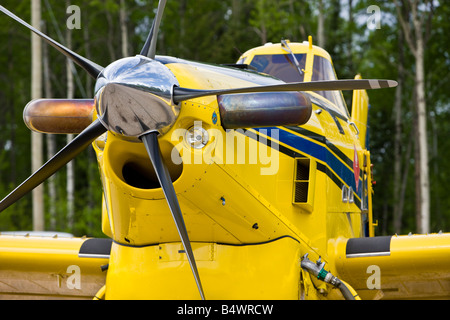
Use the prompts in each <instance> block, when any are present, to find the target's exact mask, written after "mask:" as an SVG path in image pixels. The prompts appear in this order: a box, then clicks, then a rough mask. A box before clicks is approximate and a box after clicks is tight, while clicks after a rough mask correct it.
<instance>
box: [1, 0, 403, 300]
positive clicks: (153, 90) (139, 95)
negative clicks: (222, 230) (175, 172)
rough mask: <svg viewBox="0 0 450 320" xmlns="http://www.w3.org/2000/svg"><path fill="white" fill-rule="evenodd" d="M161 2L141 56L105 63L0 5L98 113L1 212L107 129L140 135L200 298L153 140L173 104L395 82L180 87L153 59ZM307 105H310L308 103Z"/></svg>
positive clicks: (167, 124) (174, 112) (171, 119)
mask: <svg viewBox="0 0 450 320" xmlns="http://www.w3.org/2000/svg"><path fill="white" fill-rule="evenodd" d="M165 5H166V0H160V1H159V4H158V11H157V13H156V17H155V19H154V20H153V25H152V28H151V30H150V33H149V35H148V38H147V40H146V42H145V45H144V47H143V49H142V51H141V53H140V55H137V56H136V57H130V58H124V59H120V60H118V61H116V62H113V63H112V64H110V65H109V66H108V67H106V68H103V67H101V66H99V65H98V64H96V63H94V62H92V61H90V60H88V59H86V58H84V57H81V56H80V55H78V54H76V53H74V52H72V51H71V50H69V49H68V48H66V47H64V46H63V45H61V44H59V43H58V42H56V41H55V40H53V39H51V38H50V37H48V36H47V35H45V34H43V33H42V32H40V31H39V30H37V29H35V28H34V27H32V26H31V25H29V24H28V23H26V22H25V21H23V20H22V19H20V18H19V17H17V16H16V15H14V14H13V13H11V12H10V11H8V10H7V9H5V8H4V7H3V6H0V11H2V12H3V13H5V14H6V15H8V16H9V17H11V18H12V19H14V20H15V21H17V22H19V23H21V24H22V25H23V26H25V27H27V28H28V29H29V30H31V31H32V32H34V33H36V34H37V35H38V36H40V37H41V38H42V39H44V40H45V41H46V42H48V43H49V44H50V45H51V46H53V47H55V48H56V49H57V50H59V51H60V52H61V53H63V54H64V55H65V56H66V57H67V58H69V59H71V60H72V61H74V62H75V63H77V64H78V65H79V66H80V67H82V68H83V69H84V70H85V71H86V72H88V74H89V75H90V76H91V77H93V78H94V79H96V80H97V82H96V85H95V92H96V97H95V98H96V99H95V101H96V109H97V114H98V119H97V120H95V121H94V122H93V123H92V124H91V125H90V126H89V127H87V128H86V129H84V130H83V131H82V132H81V133H80V134H79V135H78V136H77V137H76V138H75V139H74V140H72V141H71V142H70V143H69V144H67V145H66V146H65V147H64V148H63V149H62V150H61V151H60V152H58V153H57V154H56V155H55V156H54V157H53V158H51V159H50V160H49V161H48V162H47V163H45V164H44V165H43V166H42V167H41V168H40V169H39V170H38V171H36V172H35V173H33V174H32V175H31V176H30V177H29V178H28V179H27V180H25V181H24V182H23V183H22V184H21V185H20V186H19V187H17V188H16V189H15V190H14V191H12V192H11V193H10V194H9V195H8V196H6V197H5V198H4V199H3V200H2V201H1V202H0V212H1V211H3V210H5V209H6V208H8V207H9V206H10V205H12V204H14V203H15V202H16V201H18V200H19V199H20V198H22V197H23V196H24V195H26V194H27V193H29V192H30V191H32V190H33V189H34V188H35V187H37V186H38V185H40V184H41V183H42V182H44V181H45V180H46V179H47V178H49V177H50V176H51V175H53V174H54V173H55V172H56V171H58V170H59V169H60V168H61V167H63V166H64V165H65V164H67V163H68V162H69V161H70V160H72V159H73V158H75V157H76V156H77V155H78V154H79V153H80V152H81V151H82V150H84V149H85V148H86V147H87V146H89V145H90V144H91V143H92V142H93V141H94V140H95V139H97V138H98V137H99V136H100V135H102V134H103V133H105V132H106V131H112V132H114V133H115V134H117V135H120V136H123V137H125V138H132V139H140V140H141V141H142V142H143V143H144V145H145V148H146V150H147V153H148V155H149V158H150V161H151V163H152V165H153V167H154V169H155V172H156V175H157V177H158V180H159V183H160V185H161V188H162V190H163V192H164V195H165V198H166V200H167V203H168V206H169V208H170V211H171V213H172V217H173V219H174V222H175V225H176V227H177V230H178V233H179V236H180V238H181V242H182V244H183V246H184V249H185V252H186V255H187V258H188V261H189V264H190V267H191V270H192V273H193V275H194V278H195V281H196V284H197V287H198V290H199V293H200V296H201V298H202V299H205V294H204V291H203V287H202V284H201V281H200V277H199V273H198V269H197V265H196V261H195V258H194V254H193V251H192V247H191V242H190V240H189V236H188V233H187V228H186V225H185V222H184V219H183V215H182V212H181V209H180V205H179V202H178V199H177V195H176V192H175V189H174V186H173V183H172V180H171V178H170V173H169V171H168V169H167V166H166V164H165V162H164V160H163V158H162V155H161V150H160V146H159V142H158V136H159V135H163V134H165V133H166V132H167V131H168V130H169V129H170V128H171V126H172V125H173V124H174V123H175V121H176V119H177V117H178V114H179V105H178V104H179V103H180V102H181V101H184V100H188V99H193V98H198V97H203V96H211V95H217V96H220V95H228V94H238V93H239V94H241V93H266V92H280V91H322V90H355V89H375V88H386V87H394V86H396V82H395V81H391V80H336V81H317V82H306V83H289V84H280V85H270V86H259V87H249V88H238V89H227V90H196V89H189V88H182V87H180V86H179V84H178V82H177V80H176V78H175V77H174V76H173V74H172V73H171V72H170V70H169V69H168V68H167V67H166V66H164V65H163V64H161V63H160V62H158V61H156V60H155V52H156V42H157V36H158V31H159V26H160V22H161V19H162V16H163V12H164V8H165ZM308 101H309V100H308ZM309 108H311V104H310V103H309ZM244 109H245V106H244ZM266 120H267V119H266ZM303 120H304V119H303ZM303 120H302V121H303ZM307 120H308V119H306V121H307ZM306 121H305V122H306ZM303 123H304V122H303ZM303 123H299V124H303ZM264 124H266V123H264Z"/></svg>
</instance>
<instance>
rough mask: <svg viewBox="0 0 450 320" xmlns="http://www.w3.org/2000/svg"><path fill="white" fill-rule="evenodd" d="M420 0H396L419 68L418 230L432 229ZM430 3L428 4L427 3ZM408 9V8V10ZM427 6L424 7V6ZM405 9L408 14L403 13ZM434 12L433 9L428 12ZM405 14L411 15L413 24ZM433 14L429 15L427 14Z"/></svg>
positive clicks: (417, 99) (422, 27)
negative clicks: (407, 5) (407, 6)
mask: <svg viewBox="0 0 450 320" xmlns="http://www.w3.org/2000/svg"><path fill="white" fill-rule="evenodd" d="M418 2H419V1H418V0H408V3H409V8H406V1H402V5H400V3H399V1H398V0H395V5H396V9H397V16H398V19H399V22H400V25H401V27H402V30H403V32H404V35H405V40H406V42H407V44H408V47H409V49H410V50H411V52H412V53H413V55H414V58H415V67H416V72H415V76H414V82H415V86H414V94H415V98H416V99H414V101H415V104H416V117H417V118H416V121H417V126H416V128H417V135H416V137H417V141H416V149H417V150H416V159H415V160H416V166H415V168H416V173H415V178H416V197H417V199H416V203H417V205H416V228H417V232H419V233H428V232H429V231H430V183H429V164H428V140H427V114H426V112H427V111H426V100H425V67H424V58H425V56H424V54H425V51H424V46H425V40H424V30H423V29H424V27H425V26H424V21H425V16H426V15H427V13H426V12H421V13H419V3H418ZM427 3H428V2H426V3H424V4H425V7H427ZM405 10H406V11H405ZM422 10H424V9H422ZM405 12H406V15H405V14H404V13H405ZM428 15H431V12H430V13H428ZM404 16H406V17H411V20H412V24H410V21H407V20H406V19H405V18H404ZM428 18H430V16H429V17H428Z"/></svg>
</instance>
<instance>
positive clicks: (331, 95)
mask: <svg viewBox="0 0 450 320" xmlns="http://www.w3.org/2000/svg"><path fill="white" fill-rule="evenodd" d="M295 57H296V59H297V60H298V63H299V66H300V69H301V70H304V69H305V63H306V54H305V53H302V54H299V53H297V54H295ZM250 65H251V66H253V67H255V68H256V69H257V70H258V71H259V72H262V73H266V74H270V75H271V76H274V77H276V78H278V79H280V80H283V81H285V82H303V81H304V74H305V73H304V72H303V73H302V74H300V73H299V72H298V69H297V66H296V65H295V62H294V61H293V59H292V57H291V56H290V55H289V54H268V55H255V57H254V58H253V60H252V61H251V62H250ZM336 79H337V78H336V73H335V71H334V68H333V65H332V64H331V62H330V61H329V60H328V59H325V58H323V57H321V56H317V55H315V56H314V64H313V74H312V77H311V81H321V80H336ZM315 93H317V94H319V95H321V96H322V97H324V98H326V99H327V100H329V101H330V102H331V103H333V104H334V105H336V108H337V111H339V112H340V113H341V114H343V115H346V116H348V112H347V107H346V106H345V102H344V98H343V96H342V93H341V92H340V91H315Z"/></svg>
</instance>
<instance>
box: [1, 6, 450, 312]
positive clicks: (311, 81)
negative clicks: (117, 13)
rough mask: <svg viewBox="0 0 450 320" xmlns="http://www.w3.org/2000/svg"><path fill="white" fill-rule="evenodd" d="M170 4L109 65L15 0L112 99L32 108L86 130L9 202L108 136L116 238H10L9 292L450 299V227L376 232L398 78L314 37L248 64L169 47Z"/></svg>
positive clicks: (108, 184) (5, 239)
mask: <svg viewBox="0 0 450 320" xmlns="http://www.w3.org/2000/svg"><path fill="white" fill-rule="evenodd" d="M165 2H166V1H164V0H161V1H160V2H159V7H158V11H157V14H156V18H155V19H154V23H153V26H152V29H151V31H150V33H149V36H148V39H147V41H146V43H145V45H144V47H143V49H142V51H141V52H140V54H138V55H136V56H134V57H128V58H124V59H120V60H118V61H115V62H113V63H112V64H110V65H109V66H107V67H106V68H103V67H101V66H99V65H97V64H95V63H94V62H92V61H89V60H88V59H86V58H84V57H81V56H79V55H78V54H76V53H74V52H72V51H71V50H69V49H67V48H65V47H64V46H62V45H61V44H59V43H57V42H56V41H54V40H52V39H51V38H49V37H48V36H46V35H44V34H43V33H41V32H40V31H38V30H36V29H35V28H33V27H32V26H30V25H29V24H27V23H26V22H25V21H23V20H21V19H20V18H18V17H17V16H15V15H14V14H13V13H11V12H10V11H8V10H7V9H5V8H4V7H2V6H0V11H2V12H3V13H5V14H6V15H8V16H9V17H10V18H12V19H14V20H15V21H17V22H19V23H20V24H22V25H23V26H25V27H27V28H28V29H29V30H31V31H33V32H34V33H36V34H38V35H39V36H40V37H41V38H42V39H44V40H45V41H46V42H48V43H49V44H50V45H51V46H53V47H55V48H56V49H58V50H59V51H60V52H61V53H63V54H64V55H65V56H67V57H68V58H69V59H71V60H73V61H74V62H75V63H77V64H78V65H79V66H81V67H82V68H83V69H84V70H85V71H86V72H88V74H89V75H91V76H92V77H93V78H94V79H95V80H96V85H95V97H94V99H86V100H57V99H51V100H48V99H47V100H45V99H40V100H35V101H32V102H30V103H29V104H28V106H27V107H26V108H25V110H24V119H25V122H26V124H27V125H28V126H29V127H30V129H32V130H35V131H38V132H45V133H76V134H78V135H77V136H76V138H75V139H74V140H73V141H72V142H70V143H69V144H68V145H67V146H66V147H64V148H63V149H62V150H61V151H60V152H59V153H58V154H57V155H55V156H54V157H53V158H52V159H50V160H49V161H48V162H47V163H46V164H44V165H43V166H42V167H41V169H39V170H38V171H37V172H35V173H34V174H33V175H32V176H30V177H29V178H28V179H27V180H26V181H24V182H23V183H22V184H21V185H20V186H18V187H17V188H16V189H15V190H14V191H12V192H11V193H10V194H9V195H7V196H6V197H5V198H4V199H3V200H2V201H1V202H0V211H3V210H5V209H6V208H8V207H9V206H10V205H11V204H13V203H15V202H16V201H19V199H20V198H21V197H23V196H24V195H26V194H27V193H29V192H30V191H31V190H32V189H33V188H35V187H36V186H38V185H39V184H41V183H42V182H44V181H45V180H46V179H47V178H48V177H50V176H51V175H52V174H54V173H55V172H56V171H57V170H59V169H60V168H61V167H63V166H64V165H65V164H66V163H67V162H68V161H70V160H71V159H73V158H74V157H76V155H77V154H78V153H80V152H81V151H82V150H84V149H85V148H86V147H88V146H90V145H92V147H93V148H94V150H95V152H96V155H97V160H98V164H99V168H100V173H101V179H102V184H103V194H104V197H103V210H102V231H103V233H104V234H105V235H106V236H107V237H106V238H104V239H98V238H97V239H96V238H74V237H71V236H70V235H69V236H67V235H62V234H54V235H53V236H51V237H49V236H48V234H35V233H27V234H7V233H6V234H5V233H2V234H1V235H0V298H2V299H65V298H67V299H77V298H79V299H86V298H89V299H92V298H94V299H167V300H179V299H181V300H191V299H208V300H228V299H230V300H241V299H245V300H259V299H261V300H268V299H274V300H278V299H282V300H298V299H300V300H309V299H311V300H312V299H331V300H335V299H349V300H354V299H382V298H384V299H422V298H431V299H437V298H447V299H448V298H449V297H450V268H449V267H448V266H449V265H450V235H449V234H428V235H409V236H397V235H394V236H375V225H376V224H375V223H374V221H373V218H372V205H371V203H372V193H373V189H372V176H371V162H370V152H369V151H368V148H367V145H366V138H367V117H368V95H367V93H366V90H367V89H379V88H391V87H394V86H396V82H395V81H392V80H364V79H361V77H360V76H357V77H356V78H355V79H350V80H338V79H337V78H336V75H335V71H334V67H333V65H332V60H331V57H330V56H329V54H328V53H327V52H326V51H325V50H323V49H321V48H319V47H317V46H315V45H313V43H312V40H311V38H309V41H307V42H304V43H291V42H290V41H288V40H283V41H282V42H281V43H279V44H268V45H265V46H262V47H258V48H254V49H252V50H249V51H248V52H246V53H245V54H243V55H242V57H241V58H240V59H239V61H238V62H237V64H235V65H232V66H215V65H210V64H203V63H198V62H192V61H186V60H182V59H178V58H173V57H167V56H157V55H156V39H157V34H158V29H159V24H160V21H161V18H162V15H163V11H164V7H165ZM341 90H352V91H353V103H352V113H351V114H349V112H348V110H347V107H346V104H345V102H344V99H343V97H342V93H341ZM252 310H253V309H252ZM182 311H183V310H182ZM184 311H186V310H184ZM253 311H255V310H253Z"/></svg>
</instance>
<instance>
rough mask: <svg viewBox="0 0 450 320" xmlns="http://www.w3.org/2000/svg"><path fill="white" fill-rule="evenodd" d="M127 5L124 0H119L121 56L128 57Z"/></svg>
mask: <svg viewBox="0 0 450 320" xmlns="http://www.w3.org/2000/svg"><path fill="white" fill-rule="evenodd" d="M127 20H128V18H127V7H126V4H125V0H120V31H121V34H122V37H121V38H122V56H123V57H128V56H129V55H130V54H129V53H128V28H127Z"/></svg>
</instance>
